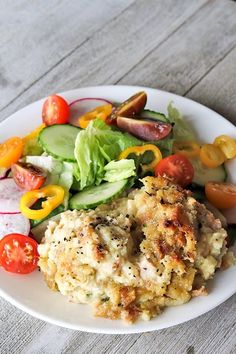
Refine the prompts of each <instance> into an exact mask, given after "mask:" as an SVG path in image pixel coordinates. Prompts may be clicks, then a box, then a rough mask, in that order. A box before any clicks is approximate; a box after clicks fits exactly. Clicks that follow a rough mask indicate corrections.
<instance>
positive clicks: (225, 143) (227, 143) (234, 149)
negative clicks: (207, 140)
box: [214, 135, 236, 159]
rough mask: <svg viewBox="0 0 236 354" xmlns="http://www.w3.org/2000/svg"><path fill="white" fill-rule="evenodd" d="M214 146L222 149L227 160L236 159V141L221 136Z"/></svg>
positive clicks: (226, 136)
mask: <svg viewBox="0 0 236 354" xmlns="http://www.w3.org/2000/svg"><path fill="white" fill-rule="evenodd" d="M214 145H215V146H217V147H218V148H220V150H221V151H222V152H223V153H224V154H225V156H226V157H227V159H233V158H234V157H236V141H235V140H234V139H232V138H231V137H230V136H228V135H220V136H218V137H217V138H216V139H215V140H214Z"/></svg>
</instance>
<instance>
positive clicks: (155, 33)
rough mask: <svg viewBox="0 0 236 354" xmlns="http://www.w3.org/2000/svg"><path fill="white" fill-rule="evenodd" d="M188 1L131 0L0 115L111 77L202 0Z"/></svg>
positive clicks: (128, 66)
mask: <svg viewBox="0 0 236 354" xmlns="http://www.w3.org/2000/svg"><path fill="white" fill-rule="evenodd" d="M188 3H189V0H166V1H165V2H162V1H156V0H148V2H147V1H146V0H140V1H137V2H135V3H133V4H132V5H130V6H129V7H128V8H127V10H126V11H125V12H124V13H122V15H121V16H117V17H115V18H114V19H113V20H111V21H110V22H109V23H108V24H107V25H105V26H104V27H103V28H102V29H101V30H100V31H97V32H96V33H95V34H94V35H93V36H91V38H90V39H89V40H87V41H86V42H85V43H84V44H83V45H81V46H79V47H78V48H77V49H76V50H75V51H73V52H72V53H71V54H70V55H68V56H67V57H65V58H64V60H62V61H60V62H59V63H58V64H57V65H56V66H55V67H54V68H52V69H51V70H50V72H48V73H47V74H46V75H44V76H43V77H41V78H39V79H38V80H36V81H35V82H34V83H33V84H31V85H30V87H29V88H28V89H27V88H26V89H25V91H23V92H22V94H20V95H19V96H18V97H17V98H16V99H15V100H14V102H11V106H10V107H9V106H8V107H7V108H5V109H2V111H1V112H0V114H1V117H2V118H5V117H7V116H8V115H9V114H10V113H12V112H14V111H15V110H17V109H19V108H20V107H22V106H24V105H25V104H27V103H30V102H33V101H34V100H36V99H39V98H41V97H43V96H47V95H48V94H50V93H52V92H55V91H57V92H60V91H62V90H68V89H73V88H78V87H83V86H89V85H97V84H98V85H100V84H105V83H106V84H111V83H114V82H116V81H117V80H118V79H119V78H120V77H121V76H123V75H125V73H126V72H128V71H129V70H130V69H132V67H133V66H134V65H136V64H137V63H138V62H139V61H140V60H142V58H143V57H144V56H145V55H146V54H147V53H148V52H149V51H151V50H152V49H153V48H154V47H155V46H156V45H158V44H160V43H161V42H162V41H164V40H165V39H166V38H167V37H168V36H170V35H171V33H172V32H174V31H176V30H177V28H178V27H179V26H181V25H182V23H183V22H184V21H186V19H187V18H188V17H189V16H191V15H192V14H193V13H194V12H195V11H196V10H198V9H199V8H201V6H202V5H203V4H204V3H206V0H192V1H191V6H187V5H188ZM147 4H148V5H147ZM67 32H68V30H67ZM127 58H129V59H128V60H127ZM45 67H46V68H48V65H46V64H45Z"/></svg>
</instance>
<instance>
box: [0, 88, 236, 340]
mask: <svg viewBox="0 0 236 354" xmlns="http://www.w3.org/2000/svg"><path fill="white" fill-rule="evenodd" d="M140 90H145V91H146V92H147V94H148V102H147V107H148V108H149V109H155V110H158V111H160V112H166V107H167V105H168V103H169V102H170V101H173V102H174V104H175V105H176V107H178V108H179V109H180V110H181V112H182V113H183V114H184V117H185V118H186V119H187V120H188V121H189V122H190V123H191V125H192V126H193V127H194V128H195V130H196V132H197V133H198V135H199V138H200V139H201V140H202V141H206V142H212V140H213V139H214V138H215V137H216V136H217V135H220V134H228V135H230V136H232V137H234V138H235V139H236V128H235V127H234V126H233V125H232V124H231V123H230V122H228V121H227V120H226V119H224V118H223V117H221V116H220V115H219V114H217V113H216V112H214V111H212V110H210V109H208V108H206V107H204V106H202V105H200V104H198V103H196V102H193V101H191V100H189V99H187V98H184V97H180V96H177V95H174V94H172V93H168V92H163V91H160V90H154V89H149V88H143V87H134V86H133V87H132V86H100V87H90V88H83V89H78V90H73V91H68V92H65V93H62V95H63V96H64V97H65V98H66V99H67V100H68V101H69V102H71V101H73V100H75V99H77V98H80V97H102V98H106V99H108V100H111V101H112V100H114V101H118V102H119V101H123V100H125V99H127V98H128V97H129V96H131V95H132V94H133V93H135V92H137V91H140ZM43 101H44V100H41V101H38V102H35V103H33V104H31V105H29V106H27V107H25V108H24V109H22V110H20V111H19V112H17V113H15V114H13V115H12V116H11V117H9V118H8V119H7V120H5V121H4V122H2V123H1V124H0V141H2V140H4V139H6V138H8V137H11V136H13V135H24V134H26V133H28V132H30V131H31V130H32V129H33V128H35V127H36V126H37V125H39V124H40V122H41V108H42V103H43ZM228 172H229V179H231V180H232V181H234V182H235V183H236V161H234V162H231V163H228ZM233 174H234V176H233ZM0 279H1V280H0V295H1V296H2V297H4V298H5V299H6V300H8V301H9V302H11V303H12V304H13V305H15V306H17V307H19V308H20V309H21V310H23V311H26V312H28V313H29V314H31V315H33V316H35V317H38V318H40V319H42V320H45V321H48V322H50V323H53V324H56V325H59V326H63V327H67V328H72V329H77V330H81V331H87V332H97V333H113V334H119V333H138V332H147V331H153V330H157V329H161V328H166V327H170V326H173V325H176V324H179V323H182V322H185V321H188V320H190V319H193V318H195V317H197V316H199V315H201V314H203V313H205V312H207V311H209V310H211V309H213V308H214V307H216V306H218V305H219V304H221V303H222V302H224V301H225V300H226V299H228V298H229V297H230V296H231V295H233V294H234V293H235V292H236V282H235V279H236V267H231V268H230V269H228V270H226V271H224V272H218V273H217V275H216V276H215V278H214V280H212V281H210V282H209V295H208V296H205V297H204V296H203V297H197V298H193V299H192V300H191V301H190V302H189V303H187V304H184V305H181V306H176V307H172V308H167V309H165V310H164V312H163V313H162V314H161V315H160V316H158V317H156V318H154V319H152V320H151V321H148V322H146V321H139V322H137V323H135V324H133V325H126V324H124V323H123V322H122V321H112V320H107V319H102V318H94V317H93V316H92V311H91V308H90V307H89V306H87V305H77V304H72V303H69V302H67V299H66V298H65V297H64V296H62V295H60V294H59V293H54V292H52V291H51V290H49V289H48V288H47V286H46V284H45V283H44V281H43V279H42V276H41V274H40V272H37V271H35V272H34V273H31V274H30V275H25V276H24V275H14V274H11V273H7V272H5V271H4V270H0Z"/></svg>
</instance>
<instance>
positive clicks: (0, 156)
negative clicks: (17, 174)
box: [0, 137, 24, 168]
mask: <svg viewBox="0 0 236 354" xmlns="http://www.w3.org/2000/svg"><path fill="white" fill-rule="evenodd" d="M23 145H24V144H23V141H22V139H21V138H18V137H13V138H10V139H8V140H6V141H5V142H4V143H2V144H0V167H5V168H9V167H11V165H12V164H13V163H15V162H17V161H18V160H19V158H20V157H21V155H22V152H23Z"/></svg>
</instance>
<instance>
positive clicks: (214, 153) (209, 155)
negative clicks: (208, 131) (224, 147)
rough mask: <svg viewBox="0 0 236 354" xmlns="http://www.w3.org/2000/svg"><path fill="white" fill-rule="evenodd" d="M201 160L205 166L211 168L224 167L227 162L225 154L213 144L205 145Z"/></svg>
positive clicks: (202, 149) (202, 148)
mask: <svg viewBox="0 0 236 354" xmlns="http://www.w3.org/2000/svg"><path fill="white" fill-rule="evenodd" d="M199 156H200V160H201V161H202V163H203V165H205V166H207V167H209V168H215V167H218V166H220V165H222V164H223V163H224V162H225V161H226V157H225V155H224V153H223V152H222V151H221V150H220V148H218V147H217V146H215V145H213V144H205V145H203V146H202V147H201V150H200V155H199Z"/></svg>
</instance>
